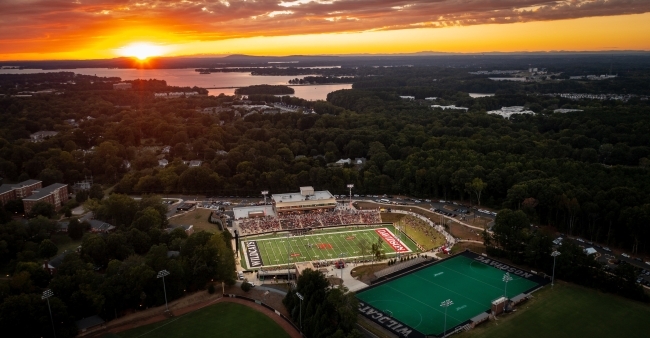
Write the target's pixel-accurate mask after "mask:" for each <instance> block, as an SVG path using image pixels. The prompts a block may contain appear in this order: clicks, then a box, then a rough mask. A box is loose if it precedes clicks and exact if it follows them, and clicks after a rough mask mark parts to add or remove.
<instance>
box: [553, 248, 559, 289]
mask: <svg viewBox="0 0 650 338" xmlns="http://www.w3.org/2000/svg"><path fill="white" fill-rule="evenodd" d="M559 255H560V252H559V251H557V250H555V251H553V252H552V253H551V256H552V257H553V278H552V279H551V287H553V285H554V284H555V258H556V257H557V256H559Z"/></svg>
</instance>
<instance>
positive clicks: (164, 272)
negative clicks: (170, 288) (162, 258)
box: [156, 270, 169, 312]
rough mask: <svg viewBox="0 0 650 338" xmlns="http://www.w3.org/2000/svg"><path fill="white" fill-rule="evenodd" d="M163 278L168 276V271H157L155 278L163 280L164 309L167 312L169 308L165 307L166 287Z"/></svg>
mask: <svg viewBox="0 0 650 338" xmlns="http://www.w3.org/2000/svg"><path fill="white" fill-rule="evenodd" d="M165 276H169V271H167V270H160V271H158V277H156V278H162V280H163V291H164V293H165V309H166V311H167V312H169V307H168V306H167V287H166V286H165Z"/></svg>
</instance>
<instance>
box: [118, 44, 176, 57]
mask: <svg viewBox="0 0 650 338" xmlns="http://www.w3.org/2000/svg"><path fill="white" fill-rule="evenodd" d="M118 53H119V54H120V55H122V56H131V57H136V58H138V59H140V60H145V59H147V58H149V57H152V56H161V55H163V54H165V48H164V47H163V46H158V45H154V44H151V43H146V42H141V43H132V44H130V45H127V46H124V47H122V48H120V49H118Z"/></svg>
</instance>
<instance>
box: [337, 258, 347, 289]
mask: <svg viewBox="0 0 650 338" xmlns="http://www.w3.org/2000/svg"><path fill="white" fill-rule="evenodd" d="M345 255H346V253H345V252H341V253H340V254H339V263H342V264H341V265H339V266H340V267H341V285H343V267H344V266H345V263H343V257H345Z"/></svg>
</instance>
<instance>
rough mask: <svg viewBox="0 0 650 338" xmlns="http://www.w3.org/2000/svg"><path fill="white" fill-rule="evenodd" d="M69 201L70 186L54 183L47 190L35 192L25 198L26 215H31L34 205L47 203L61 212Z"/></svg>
mask: <svg viewBox="0 0 650 338" xmlns="http://www.w3.org/2000/svg"><path fill="white" fill-rule="evenodd" d="M67 201H68V185H67V184H63V183H54V184H51V185H48V186H47V187H45V188H42V189H39V190H34V191H33V194H32V195H31V196H29V197H25V198H23V206H24V207H25V214H29V212H30V211H31V210H32V207H33V206H34V204H36V203H38V202H46V203H50V204H52V205H54V210H55V211H59V209H61V206H63V204H64V203H65V202H67Z"/></svg>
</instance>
